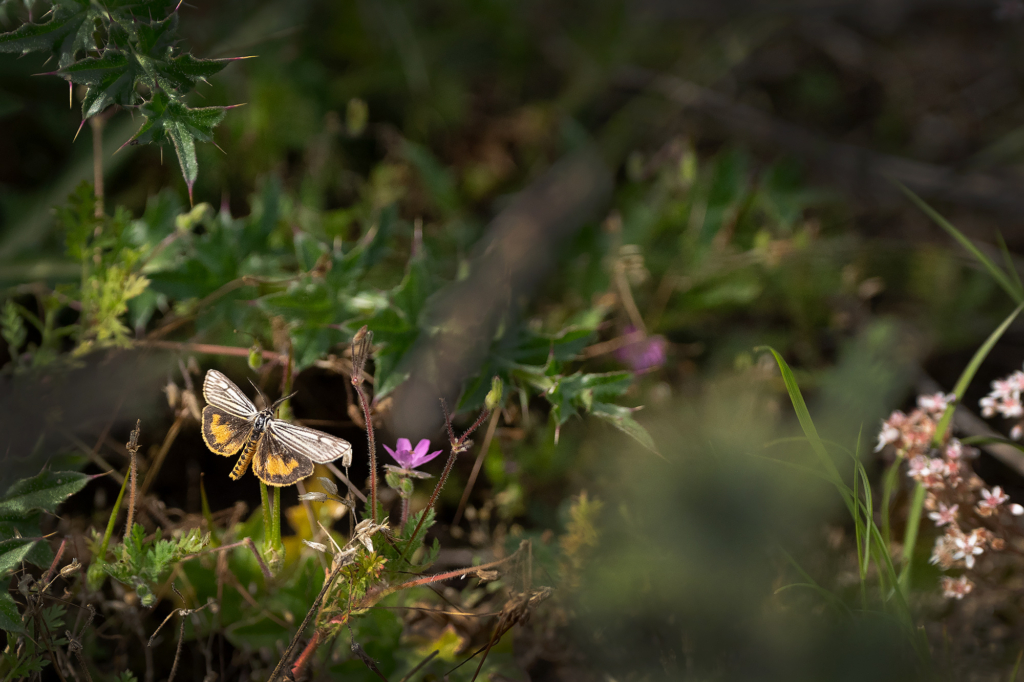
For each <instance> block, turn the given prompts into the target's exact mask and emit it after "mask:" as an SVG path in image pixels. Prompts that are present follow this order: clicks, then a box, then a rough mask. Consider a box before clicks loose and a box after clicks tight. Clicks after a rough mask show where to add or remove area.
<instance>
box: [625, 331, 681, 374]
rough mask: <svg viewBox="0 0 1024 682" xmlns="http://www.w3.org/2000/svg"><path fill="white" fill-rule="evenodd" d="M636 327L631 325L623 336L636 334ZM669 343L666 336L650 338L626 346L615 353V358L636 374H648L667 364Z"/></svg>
mask: <svg viewBox="0 0 1024 682" xmlns="http://www.w3.org/2000/svg"><path fill="white" fill-rule="evenodd" d="M636 331H637V330H636V327H634V326H632V325H629V326H627V327H626V328H625V329H624V330H623V336H629V335H630V334H634V333H636ZM667 346H668V341H667V340H666V339H665V337H664V336H648V337H647V338H642V339H639V340H637V341H634V342H632V343H629V344H626V345H625V346H623V347H622V348H619V349H618V350H617V351H615V358H616V359H617V360H618V361H619V362H621V363H622V364H624V365H629V366H630V367H631V368H632V369H633V371H634V372H646V371H648V370H651V369H656V368H658V367H661V366H662V365H664V364H665V348H666V347H667Z"/></svg>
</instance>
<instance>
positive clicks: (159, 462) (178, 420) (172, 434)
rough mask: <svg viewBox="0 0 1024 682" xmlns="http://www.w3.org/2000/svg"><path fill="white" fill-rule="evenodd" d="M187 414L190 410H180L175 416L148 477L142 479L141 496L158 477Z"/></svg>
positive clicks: (147, 473) (148, 472)
mask: <svg viewBox="0 0 1024 682" xmlns="http://www.w3.org/2000/svg"><path fill="white" fill-rule="evenodd" d="M187 414H188V410H180V411H179V412H178V415H177V416H176V417H175V418H174V423H173V424H171V428H170V430H169V431H168V432H167V435H166V436H165V437H164V442H163V443H162V444H161V445H160V451H159V452H157V454H156V458H155V460H154V461H153V464H152V465H151V466H150V467H149V470H148V471H147V472H146V478H145V479H143V481H142V489H141V490H140V491H139V497H145V496H146V493H147V492H148V491H149V486H150V485H152V483H153V481H154V480H155V479H156V475H157V474H158V473H159V472H160V467H162V466H163V464H164V458H166V457H167V452H168V451H169V450H170V449H171V445H172V444H173V443H174V440H175V439H176V438H177V437H178V433H179V432H180V431H181V427H182V425H183V424H184V423H185V416H186V415H187Z"/></svg>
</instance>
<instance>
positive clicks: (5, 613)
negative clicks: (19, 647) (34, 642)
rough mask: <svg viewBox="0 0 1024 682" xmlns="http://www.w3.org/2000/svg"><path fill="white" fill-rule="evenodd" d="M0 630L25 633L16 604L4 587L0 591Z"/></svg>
mask: <svg viewBox="0 0 1024 682" xmlns="http://www.w3.org/2000/svg"><path fill="white" fill-rule="evenodd" d="M0 630H6V631H7V632H16V633H18V634H19V635H24V634H25V625H24V624H23V623H22V622H21V614H20V613H18V605H17V604H15V603H14V598H13V597H11V595H10V594H8V593H7V590H6V589H5V590H3V591H2V592H0Z"/></svg>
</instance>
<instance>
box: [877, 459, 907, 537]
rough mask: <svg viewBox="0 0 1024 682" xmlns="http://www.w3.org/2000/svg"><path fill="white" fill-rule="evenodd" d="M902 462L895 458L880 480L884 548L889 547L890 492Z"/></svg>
mask: <svg viewBox="0 0 1024 682" xmlns="http://www.w3.org/2000/svg"><path fill="white" fill-rule="evenodd" d="M902 461H903V460H902V459H900V458H899V457H897V458H896V459H895V460H894V461H893V463H892V464H890V465H889V468H888V469H886V470H885V475H884V476H883V478H882V538H883V540H884V541H885V546H886V547H889V546H891V542H892V541H891V539H890V538H891V535H890V533H889V514H890V506H891V504H890V502H891V500H892V491H893V489H894V488H895V487H896V478H897V477H898V476H899V473H900V463H901V462H902Z"/></svg>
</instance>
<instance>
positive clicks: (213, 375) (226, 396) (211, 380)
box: [203, 369, 257, 419]
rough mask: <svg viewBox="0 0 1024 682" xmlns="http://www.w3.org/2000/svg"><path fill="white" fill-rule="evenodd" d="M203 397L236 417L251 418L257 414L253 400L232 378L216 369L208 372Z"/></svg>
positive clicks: (204, 382)
mask: <svg viewBox="0 0 1024 682" xmlns="http://www.w3.org/2000/svg"><path fill="white" fill-rule="evenodd" d="M203 397H204V398H206V402H208V403H209V404H211V405H213V406H214V407H217V408H220V409H221V410H222V411H224V412H227V413H228V414H233V415H235V416H236V417H241V418H242V419H251V418H253V417H255V416H256V412H257V410H256V406H255V405H253V404H252V401H251V400H249V398H247V397H246V395H245V394H244V393H242V390H241V389H240V388H238V386H235V384H234V382H232V381H231V379H228V378H227V377H226V376H224V375H223V374H221V373H220V372H218V371H217V370H215V369H211V370H209V371H207V372H206V379H204V380H203Z"/></svg>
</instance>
